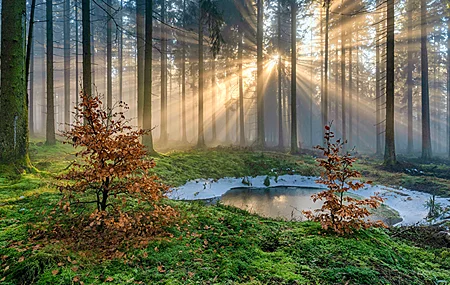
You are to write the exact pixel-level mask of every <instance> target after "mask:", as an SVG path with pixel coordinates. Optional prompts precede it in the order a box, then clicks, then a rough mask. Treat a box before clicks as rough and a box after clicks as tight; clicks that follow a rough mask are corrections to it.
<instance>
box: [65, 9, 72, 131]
mask: <svg viewBox="0 0 450 285" xmlns="http://www.w3.org/2000/svg"><path fill="white" fill-rule="evenodd" d="M63 14H64V15H63V17H64V124H65V129H66V130H68V129H69V125H70V0H64V12H63Z"/></svg>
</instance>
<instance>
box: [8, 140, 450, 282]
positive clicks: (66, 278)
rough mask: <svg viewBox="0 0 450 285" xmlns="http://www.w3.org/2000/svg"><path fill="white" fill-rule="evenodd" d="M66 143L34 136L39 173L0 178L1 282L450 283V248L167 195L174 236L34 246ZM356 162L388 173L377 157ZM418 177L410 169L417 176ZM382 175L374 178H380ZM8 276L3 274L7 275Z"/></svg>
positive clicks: (173, 176)
mask: <svg viewBox="0 0 450 285" xmlns="http://www.w3.org/2000/svg"><path fill="white" fill-rule="evenodd" d="M72 153H73V150H72V149H71V148H70V147H69V146H65V145H60V144H58V145H57V146H56V147H48V146H45V145H41V144H39V143H37V142H34V143H33V144H32V146H31V155H30V156H31V160H32V161H33V164H34V165H35V166H36V168H37V169H38V170H39V171H37V172H36V173H33V174H22V175H20V177H19V176H11V175H9V174H8V173H6V174H3V175H1V177H2V178H0V229H1V231H0V258H1V259H0V263H1V266H0V280H2V281H3V282H2V284H419V285H420V284H446V283H438V282H444V281H446V282H447V283H448V282H450V250H449V249H447V248H430V247H418V246H415V245H414V244H413V243H412V242H409V241H407V240H402V239H393V238H391V237H390V235H389V231H385V230H380V229H373V230H367V231H362V232H360V233H358V234H356V235H354V236H352V237H349V238H344V237H337V236H333V235H323V233H322V232H321V229H320V227H319V225H318V224H315V223H310V222H302V223H298V222H285V221H277V220H271V219H265V218H261V217H258V216H255V215H251V214H248V213H247V212H245V211H241V210H238V209H235V208H231V207H226V206H223V205H220V204H219V205H217V206H208V207H207V206H204V205H203V204H201V203H199V202H195V203H185V202H175V201H168V203H170V204H171V205H172V206H174V207H177V208H178V209H179V210H180V211H181V212H182V213H184V215H185V222H181V221H180V223H178V224H176V225H174V226H172V227H170V228H169V229H167V230H168V232H170V233H171V234H172V235H173V238H163V237H160V238H154V239H152V240H149V244H148V246H147V247H146V248H144V249H130V250H128V251H127V252H126V255H125V256H123V257H122V258H120V259H113V260H102V259H100V258H99V256H98V255H96V253H95V250H90V251H76V252H74V251H70V250H68V249H67V248H65V247H64V245H63V244H61V243H53V244H50V245H47V246H45V247H34V248H33V246H32V244H30V243H29V241H28V230H29V228H30V224H36V223H39V222H41V219H42V214H41V213H42V211H43V210H46V211H50V210H51V209H52V208H53V207H54V205H55V204H56V203H57V201H58V200H59V198H60V196H59V193H58V192H57V190H56V189H55V188H54V187H53V186H52V179H53V178H52V175H53V174H54V173H57V172H59V171H64V169H65V168H66V166H67V165H68V164H69V163H70V162H71V161H72V160H73V159H74V157H73V155H72ZM155 159H156V161H157V167H156V168H155V169H154V171H155V173H156V174H158V175H159V176H160V177H162V178H163V179H164V181H166V182H167V183H168V184H170V185H173V186H178V185H181V184H183V183H185V182H186V181H187V180H190V179H195V178H201V177H203V178H215V179H219V178H221V177H225V176H235V177H242V176H245V175H269V174H272V173H273V172H272V170H274V171H276V172H279V173H280V174H282V173H292V172H294V173H300V174H306V175H317V174H318V173H317V167H315V163H314V159H313V158H312V157H308V156H295V157H294V156H290V155H285V154H278V153H271V152H266V153H262V152H250V151H248V150H239V149H222V148H217V149H212V150H202V151H200V150H192V151H184V152H172V153H168V154H164V155H160V156H159V157H157V158H155ZM358 167H360V168H361V169H363V170H364V171H367V172H368V174H370V175H368V176H371V175H372V176H374V174H375V173H379V174H380V175H382V174H384V173H386V175H396V174H389V173H388V172H386V171H385V170H383V169H378V168H376V162H375V161H371V162H370V163H367V162H364V163H363V164H359V165H358ZM413 178H414V177H413ZM383 179H384V178H380V179H379V180H376V181H377V182H379V183H381V182H382V181H383ZM3 278H4V279H3Z"/></svg>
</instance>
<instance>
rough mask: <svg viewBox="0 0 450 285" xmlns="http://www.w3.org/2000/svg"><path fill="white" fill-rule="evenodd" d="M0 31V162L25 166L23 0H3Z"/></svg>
mask: <svg viewBox="0 0 450 285" xmlns="http://www.w3.org/2000/svg"><path fill="white" fill-rule="evenodd" d="M1 5H2V13H1V15H2V31H1V33H2V35H1V41H2V44H1V58H2V64H1V88H0V89H1V91H0V92H1V93H0V94H1V96H0V117H1V118H2V119H1V120H0V145H1V146H2V147H1V148H0V162H1V163H4V164H14V165H15V166H16V167H20V168H22V167H27V166H28V109H27V91H26V81H25V38H24V35H25V28H26V27H25V21H24V18H25V16H26V6H25V0H20V1H18V0H3V1H2V3H1Z"/></svg>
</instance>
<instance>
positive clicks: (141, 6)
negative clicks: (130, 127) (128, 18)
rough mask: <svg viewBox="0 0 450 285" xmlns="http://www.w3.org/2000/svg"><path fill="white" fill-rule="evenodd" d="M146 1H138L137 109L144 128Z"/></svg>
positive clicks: (141, 126) (140, 125) (139, 120)
mask: <svg viewBox="0 0 450 285" xmlns="http://www.w3.org/2000/svg"><path fill="white" fill-rule="evenodd" d="M145 7H146V4H145V0H136V38H137V40H136V41H137V43H136V44H137V97H138V99H137V109H138V126H139V127H140V128H143V118H144V77H145V74H144V73H145V69H144V66H145V63H144V61H145V41H144V37H145V32H144V28H145V21H144V12H145Z"/></svg>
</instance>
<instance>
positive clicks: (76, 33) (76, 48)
mask: <svg viewBox="0 0 450 285" xmlns="http://www.w3.org/2000/svg"><path fill="white" fill-rule="evenodd" d="M78 42H79V41H78V3H77V2H75V106H77V107H78V104H79V102H78V98H79V95H80V94H78V93H79V92H80V90H79V88H78V86H79V82H78V80H79V78H78V77H79V69H78ZM75 112H76V114H75V115H76V116H77V117H78V108H77V109H76V111H75Z"/></svg>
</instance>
